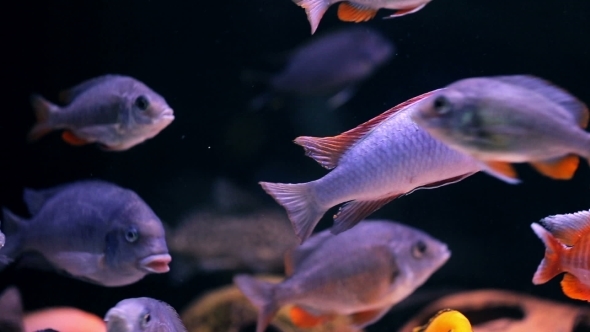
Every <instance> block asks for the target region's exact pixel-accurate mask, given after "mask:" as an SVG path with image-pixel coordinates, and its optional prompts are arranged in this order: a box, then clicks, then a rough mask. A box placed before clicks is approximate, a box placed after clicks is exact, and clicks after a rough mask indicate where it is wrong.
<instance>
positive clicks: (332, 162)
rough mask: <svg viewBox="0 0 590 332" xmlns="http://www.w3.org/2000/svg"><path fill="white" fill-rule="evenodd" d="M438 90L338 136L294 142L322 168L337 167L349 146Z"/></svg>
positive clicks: (303, 139)
mask: <svg viewBox="0 0 590 332" xmlns="http://www.w3.org/2000/svg"><path fill="white" fill-rule="evenodd" d="M440 90H441V89H439V90H434V91H430V92H427V93H424V94H421V95H419V96H417V97H414V98H412V99H409V100H407V101H405V102H403V103H401V104H399V105H397V106H395V107H392V108H390V109H389V110H387V111H385V112H383V113H381V114H380V115H378V116H376V117H374V118H372V119H371V120H369V121H367V122H365V123H362V124H360V125H358V126H357V127H355V128H353V129H351V130H349V131H346V132H343V133H342V134H340V135H337V136H331V137H310V136H300V137H297V138H296V139H295V141H294V142H295V143H296V144H298V145H301V146H302V147H303V148H304V149H305V155H307V156H309V157H311V158H313V159H314V160H315V161H317V162H318V163H319V164H320V165H322V166H323V167H325V168H327V169H332V168H334V167H336V166H338V161H339V160H340V157H342V155H343V154H344V153H345V152H346V151H347V150H348V149H349V148H350V147H351V146H353V145H354V144H355V143H356V142H358V141H359V140H360V139H362V138H363V137H365V136H366V135H367V134H368V133H369V132H371V130H373V129H374V128H375V127H377V126H378V125H380V124H381V123H382V122H383V121H385V120H387V119H388V118H389V117H391V116H392V115H394V114H396V113H397V112H401V111H403V110H406V109H408V108H409V107H410V106H412V105H414V104H415V103H417V102H419V101H420V100H422V99H424V98H426V97H428V96H430V95H431V94H433V93H434V92H437V91H440Z"/></svg>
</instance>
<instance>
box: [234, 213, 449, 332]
mask: <svg viewBox="0 0 590 332" xmlns="http://www.w3.org/2000/svg"><path fill="white" fill-rule="evenodd" d="M450 255H451V253H450V251H449V249H448V248H447V245H446V244H444V243H442V242H440V241H439V240H437V239H434V238H433V237H431V236H429V235H428V234H426V233H424V232H422V231H420V230H418V229H415V228H412V227H409V226H406V225H403V224H400V223H396V222H392V221H387V220H370V221H369V220H367V221H364V222H362V223H360V224H359V225H358V226H357V227H355V228H354V229H351V230H350V231H348V232H346V233H342V234H340V235H334V234H332V233H330V231H329V230H326V231H323V232H320V233H318V234H316V235H314V236H313V237H311V238H310V240H309V241H307V242H306V243H304V244H303V245H301V246H298V247H296V248H294V249H293V250H292V251H290V252H288V253H287V254H286V255H285V266H286V267H285V272H286V275H287V279H285V280H284V281H283V282H281V283H279V284H273V283H269V282H265V281H260V280H257V279H255V278H253V277H251V276H249V275H246V274H239V275H237V276H235V277H234V283H235V284H236V285H237V286H238V288H240V290H241V291H242V292H243V293H244V295H245V296H246V297H247V298H248V299H249V300H250V301H251V302H252V304H253V305H254V306H255V307H257V308H258V310H259V313H258V320H257V325H256V332H263V331H264V330H265V328H266V327H267V326H268V324H269V323H270V321H271V320H272V318H273V317H274V316H275V314H276V313H277V311H278V310H279V309H280V308H281V307H282V306H284V305H286V304H293V305H294V306H295V307H294V308H293V309H292V310H291V312H290V314H291V319H292V320H293V322H294V323H295V325H297V326H300V327H309V326H315V325H317V324H321V323H322V322H323V321H324V320H326V319H331V318H332V317H333V316H334V315H349V316H351V317H352V321H353V325H354V326H356V327H359V328H363V327H365V326H367V325H370V324H372V323H374V322H376V321H377V320H379V319H380V318H381V317H382V316H383V315H384V314H385V313H387V311H389V309H390V308H391V307H392V306H393V305H394V304H396V303H397V302H399V301H401V300H403V299H404V298H405V297H407V296H408V295H410V294H411V293H412V292H413V291H414V290H415V289H416V288H418V287H419V286H420V285H422V284H423V283H424V282H425V281H426V280H427V279H428V278H429V277H430V276H431V275H432V274H433V273H434V272H435V271H436V270H438V269H439V268H440V267H441V266H442V265H443V264H444V263H445V262H446V261H447V260H448V259H449V257H450Z"/></svg>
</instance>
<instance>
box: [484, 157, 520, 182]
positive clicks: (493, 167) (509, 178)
mask: <svg viewBox="0 0 590 332" xmlns="http://www.w3.org/2000/svg"><path fill="white" fill-rule="evenodd" d="M483 168H484V171H486V172H488V173H490V174H491V175H493V176H495V177H497V178H499V179H501V180H503V181H506V182H508V183H511V184H516V183H519V182H520V180H519V179H518V176H517V175H516V170H515V169H514V167H513V166H512V164H510V163H508V162H505V161H492V160H487V161H484V162H483Z"/></svg>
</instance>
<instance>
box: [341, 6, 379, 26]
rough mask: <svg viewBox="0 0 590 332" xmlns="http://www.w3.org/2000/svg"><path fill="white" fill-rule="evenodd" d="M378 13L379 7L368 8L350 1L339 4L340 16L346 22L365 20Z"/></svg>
mask: <svg viewBox="0 0 590 332" xmlns="http://www.w3.org/2000/svg"><path fill="white" fill-rule="evenodd" d="M375 15H377V9H372V8H367V7H364V6H361V5H357V4H353V3H350V2H342V3H340V6H338V18H339V19H340V20H342V21H345V22H357V23H358V22H364V21H368V20H370V19H372V18H373V17H375Z"/></svg>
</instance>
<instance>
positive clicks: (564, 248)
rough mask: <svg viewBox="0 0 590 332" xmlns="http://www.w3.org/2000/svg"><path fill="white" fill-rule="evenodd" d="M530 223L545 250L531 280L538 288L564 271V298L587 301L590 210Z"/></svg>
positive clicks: (589, 258) (589, 271)
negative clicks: (565, 296) (538, 222)
mask: <svg viewBox="0 0 590 332" xmlns="http://www.w3.org/2000/svg"><path fill="white" fill-rule="evenodd" d="M541 224H542V225H543V226H541V225H539V224H537V223H533V224H531V227H532V229H533V231H534V232H535V234H536V235H537V236H538V237H539V238H540V239H541V240H542V241H543V243H544V244H545V247H546V251H545V257H544V258H543V260H542V261H541V264H539V267H538V269H537V272H535V275H534V277H533V284H535V285H539V284H543V283H546V282H547V281H549V280H551V279H553V278H554V277H555V276H557V275H558V274H561V273H563V272H565V275H564V277H563V280H562V281H561V287H562V289H563V292H564V293H565V295H567V296H569V297H571V298H573V299H578V300H584V301H590V257H589V256H588V253H589V249H590V211H580V212H576V213H571V214H562V215H554V216H550V217H547V218H545V219H543V220H541Z"/></svg>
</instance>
